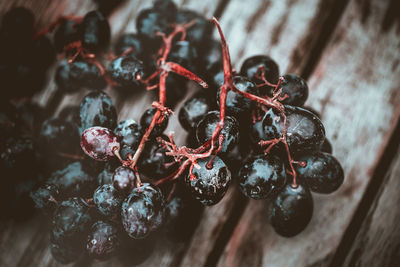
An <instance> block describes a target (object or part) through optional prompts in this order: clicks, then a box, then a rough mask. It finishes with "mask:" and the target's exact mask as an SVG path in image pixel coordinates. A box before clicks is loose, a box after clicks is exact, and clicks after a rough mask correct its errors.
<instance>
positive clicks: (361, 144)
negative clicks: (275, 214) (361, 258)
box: [219, 1, 400, 266]
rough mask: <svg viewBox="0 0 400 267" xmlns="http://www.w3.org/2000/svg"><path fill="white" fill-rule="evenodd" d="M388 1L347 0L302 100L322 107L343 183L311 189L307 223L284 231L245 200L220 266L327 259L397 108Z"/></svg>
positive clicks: (262, 206)
mask: <svg viewBox="0 0 400 267" xmlns="http://www.w3.org/2000/svg"><path fill="white" fill-rule="evenodd" d="M365 4H369V6H370V8H369V13H368V14H366V12H365V7H364V5H365ZM388 8H389V5H388V2H385V1H384V2H382V1H362V2H360V1H352V2H350V4H349V5H348V6H347V8H346V10H345V14H344V15H343V17H342V19H341V21H340V23H339V25H338V27H337V28H336V30H335V31H334V35H333V37H332V39H331V40H330V42H329V44H328V46H327V48H326V49H325V51H324V53H323V55H322V58H321V60H320V62H319V64H318V65H317V68H316V69H315V71H314V72H313V73H312V76H311V79H310V81H309V85H310V88H311V92H310V97H309V100H308V101H307V103H306V104H309V105H311V106H312V107H314V108H315V109H316V110H320V111H321V113H322V116H323V122H324V124H325V126H326V131H327V136H328V138H329V139H330V140H331V141H332V144H333V148H334V155H335V156H336V157H337V158H338V159H339V160H340V162H341V163H342V165H343V167H344V170H345V173H346V179H345V182H344V184H343V186H342V187H341V188H340V190H339V191H338V192H336V193H334V194H332V195H328V196H322V195H318V194H314V203H315V209H314V216H313V218H312V221H311V223H310V225H309V226H308V227H307V228H306V230H305V231H304V232H302V233H301V234H299V235H298V236H296V237H294V238H290V239H286V238H282V237H279V236H278V235H277V234H275V233H274V232H273V230H272V228H271V227H270V226H269V224H268V220H267V206H268V205H267V203H266V202H256V201H251V202H250V203H249V205H248V208H247V209H246V211H245V213H244V214H243V217H242V219H241V221H240V222H239V224H238V225H237V227H236V228H235V231H234V234H233V236H232V238H231V240H230V241H229V244H228V246H227V247H226V250H225V252H224V254H223V256H222V257H221V259H220V262H219V266H326V265H328V264H329V262H330V260H331V258H332V256H333V254H334V253H335V250H336V248H337V246H338V244H339V242H340V240H341V238H342V235H343V233H344V231H345V229H346V227H347V225H348V224H349V222H350V220H351V219H352V215H353V213H354V211H355V209H356V207H357V205H358V203H359V201H360V199H361V196H362V195H363V193H364V191H365V188H366V186H367V184H368V182H369V180H370V178H371V173H372V171H373V170H374V168H375V165H376V162H377V161H378V160H379V158H380V157H381V153H382V151H383V149H384V147H385V144H386V143H387V140H388V138H389V137H390V135H391V133H392V131H393V127H394V126H395V124H396V123H397V120H398V118H399V114H400V113H399V112H400V105H399V103H400V102H399V101H400V96H399V94H398V92H399V84H400V75H399V74H400V67H399V49H398V47H399V45H400V38H399V35H398V33H397V32H396V27H397V26H398V25H395V24H393V25H392V27H390V28H389V29H387V30H383V29H382V23H383V21H384V20H385V14H386V13H387V9H388Z"/></svg>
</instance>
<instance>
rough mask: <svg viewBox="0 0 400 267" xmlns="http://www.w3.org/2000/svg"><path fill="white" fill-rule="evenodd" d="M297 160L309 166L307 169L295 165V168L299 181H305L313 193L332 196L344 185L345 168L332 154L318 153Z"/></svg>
mask: <svg viewBox="0 0 400 267" xmlns="http://www.w3.org/2000/svg"><path fill="white" fill-rule="evenodd" d="M296 159H298V160H299V161H304V162H306V164H307V165H306V166H305V167H301V166H299V165H295V167H296V172H297V174H298V176H299V179H301V180H302V181H304V182H305V183H306V184H307V185H308V186H309V187H310V189H311V191H314V192H317V193H322V194H330V193H332V192H334V191H336V190H337V189H338V188H339V187H340V186H341V185H342V183H343V180H344V172H343V168H342V166H341V165H340V163H339V161H338V160H337V159H336V158H335V157H334V156H332V155H331V154H328V153H324V152H319V151H317V152H314V153H312V154H307V155H303V156H301V157H299V158H296Z"/></svg>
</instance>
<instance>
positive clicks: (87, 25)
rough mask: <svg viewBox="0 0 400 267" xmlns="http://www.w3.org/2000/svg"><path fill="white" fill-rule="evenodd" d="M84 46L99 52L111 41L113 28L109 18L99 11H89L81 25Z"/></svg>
mask: <svg viewBox="0 0 400 267" xmlns="http://www.w3.org/2000/svg"><path fill="white" fill-rule="evenodd" d="M79 36H80V40H81V41H82V47H83V48H85V49H88V50H89V51H90V52H93V53H97V52H99V51H101V50H103V49H105V48H106V47H107V46H108V44H109V43H110V38H111V29H110V25H109V23H108V21H107V18H105V17H104V16H103V14H102V13H101V12H99V11H91V12H89V13H87V14H86V15H85V16H84V17H83V20H82V22H81V23H80V25H79Z"/></svg>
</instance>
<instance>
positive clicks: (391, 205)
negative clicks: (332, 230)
mask: <svg viewBox="0 0 400 267" xmlns="http://www.w3.org/2000/svg"><path fill="white" fill-rule="evenodd" d="M399 177H400V151H398V153H397V156H396V158H395V159H394V162H393V164H392V166H391V167H390V169H389V171H388V174H387V175H386V177H385V178H384V181H383V184H382V186H381V189H380V190H379V192H378V194H377V196H376V198H375V200H374V202H373V204H372V205H371V207H370V210H369V212H368V215H367V217H366V219H365V220H364V222H363V224H362V226H361V228H360V230H359V233H358V235H357V237H356V239H355V241H354V245H353V246H352V249H351V250H350V252H349V254H348V257H347V259H346V261H345V263H344V266H352V267H353V266H366V265H370V266H381V267H386V266H396V265H398V260H399V258H400V249H399V248H400V225H399V218H400V210H399V209H398V203H399V202H400V195H399V193H398V192H399V190H400V179H399Z"/></svg>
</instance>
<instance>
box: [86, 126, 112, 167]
mask: <svg viewBox="0 0 400 267" xmlns="http://www.w3.org/2000/svg"><path fill="white" fill-rule="evenodd" d="M81 148H82V150H83V152H85V154H86V155H88V156H89V157H91V158H93V159H95V160H99V161H109V160H110V159H112V158H113V157H114V156H115V154H114V151H116V150H119V148H120V143H119V141H118V137H117V136H116V135H115V134H114V133H113V132H111V131H110V130H109V129H107V128H104V127H97V126H96V127H91V128H88V129H86V130H85V131H84V132H83V133H82V136H81Z"/></svg>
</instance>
